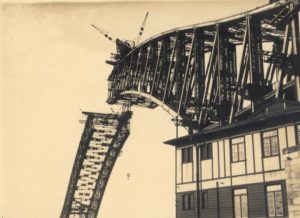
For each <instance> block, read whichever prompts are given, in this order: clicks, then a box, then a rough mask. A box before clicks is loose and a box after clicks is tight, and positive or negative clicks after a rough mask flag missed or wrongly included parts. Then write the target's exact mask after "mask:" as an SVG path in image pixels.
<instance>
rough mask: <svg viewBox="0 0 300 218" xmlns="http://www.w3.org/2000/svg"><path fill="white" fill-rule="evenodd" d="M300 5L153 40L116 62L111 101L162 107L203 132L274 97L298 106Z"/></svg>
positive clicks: (285, 4)
mask: <svg viewBox="0 0 300 218" xmlns="http://www.w3.org/2000/svg"><path fill="white" fill-rule="evenodd" d="M299 8H300V2H299V0H286V1H276V2H273V3H270V4H268V5H264V6H261V7H258V8H256V9H254V10H250V11H248V12H246V13H242V14H238V15H234V16H231V17H228V18H223V19H220V20H217V21H212V22H207V23H203V24H196V25H193V26H188V27H183V28H177V29H173V30H171V31H167V32H163V33H162V34H159V35H157V36H154V37H152V38H150V39H148V40H146V41H145V42H144V43H142V44H140V45H139V46H137V47H133V48H132V50H131V51H129V52H128V53H127V54H126V55H124V56H123V57H122V58H121V59H120V60H119V61H118V62H116V63H115V64H114V68H113V70H112V72H111V74H110V76H109V97H108V100H107V102H108V103H111V104H114V103H118V102H120V101H123V100H129V99H130V100H131V102H132V103H133V104H139V105H142V106H147V107H151V108H153V107H155V105H156V106H157V105H163V106H164V107H167V108H169V109H170V110H171V111H172V112H173V113H176V115H179V116H180V117H181V118H182V119H183V121H184V123H185V125H187V126H189V127H192V128H193V129H196V130H201V129H203V128H210V127H212V126H215V125H223V124H228V123H233V122H236V121H238V120H242V119H244V118H245V117H247V116H250V115H251V113H254V112H255V111H257V110H258V109H259V108H261V107H263V105H264V104H266V103H267V102H268V101H270V100H272V99H274V98H281V99H283V98H284V99H288V100H296V101H300V74H299V68H300V66H299V61H298V60H299V53H300V48H299V47H300V42H299V41H300V40H299ZM240 50H241V51H240ZM237 55H240V57H239V58H237ZM145 96H150V98H149V99H150V102H152V104H151V103H149V99H145ZM153 102H155V103H153ZM157 102H159V103H157Z"/></svg>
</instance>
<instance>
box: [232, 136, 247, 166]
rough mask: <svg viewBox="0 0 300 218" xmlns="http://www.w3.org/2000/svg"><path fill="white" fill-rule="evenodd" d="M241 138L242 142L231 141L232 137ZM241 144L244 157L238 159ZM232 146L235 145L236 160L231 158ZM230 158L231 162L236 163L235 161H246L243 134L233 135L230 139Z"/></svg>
mask: <svg viewBox="0 0 300 218" xmlns="http://www.w3.org/2000/svg"><path fill="white" fill-rule="evenodd" d="M240 138H242V139H243V141H242V142H236V143H233V142H232V141H233V140H234V139H240ZM241 144H242V145H243V149H244V152H243V153H244V159H240V145H241ZM233 146H237V160H233ZM230 159H231V163H237V162H244V161H246V143H245V136H239V137H234V138H231V139H230Z"/></svg>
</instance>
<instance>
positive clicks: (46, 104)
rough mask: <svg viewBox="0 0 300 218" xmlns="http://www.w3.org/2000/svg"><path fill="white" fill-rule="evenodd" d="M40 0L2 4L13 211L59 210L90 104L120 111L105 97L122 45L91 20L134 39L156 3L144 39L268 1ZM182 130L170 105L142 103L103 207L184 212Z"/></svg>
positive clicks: (14, 215) (42, 215)
mask: <svg viewBox="0 0 300 218" xmlns="http://www.w3.org/2000/svg"><path fill="white" fill-rule="evenodd" d="M13 2H14V3H13ZM40 2H44V3H25V0H23V1H15V0H14V1H10V3H9V4H8V3H5V2H2V4H1V17H0V22H1V25H0V28H1V29H0V31H1V34H0V37H1V43H0V48H1V53H0V55H1V56H0V60H1V64H0V67H1V71H0V72H1V74H0V84H1V91H0V93H1V95H0V100H1V102H0V124H1V126H0V130H1V131H0V144H1V150H0V164H1V165H0V217H3V218H55V217H59V214H60V212H61V209H62V206H63V202H64V198H65V194H66V191H67V185H68V182H69V177H70V174H71V169H72V165H73V161H74V158H75V154H76V151H77V146H78V143H79V140H80V137H81V132H82V129H83V125H82V124H80V123H79V120H80V119H82V118H83V116H82V115H81V112H82V111H94V112H108V113H110V112H111V109H110V108H111V107H112V106H110V105H107V104H106V103H105V100H106V96H107V82H106V79H107V77H108V75H109V73H110V71H111V69H112V68H111V66H109V65H106V64H105V63H104V62H105V60H106V59H108V58H109V56H110V52H114V51H115V45H114V44H112V43H111V42H109V41H108V40H107V39H106V38H104V37H103V36H102V35H100V34H99V33H98V32H96V31H95V29H93V28H92V27H91V26H90V25H91V24H95V25H97V26H98V27H100V28H102V29H104V30H106V31H109V32H110V33H111V35H112V36H114V37H119V38H121V39H132V40H133V39H135V38H136V37H137V34H138V32H139V27H140V25H141V23H142V20H143V18H144V16H145V14H146V12H147V11H149V17H148V21H147V24H146V27H145V31H144V35H143V37H142V41H143V40H145V39H147V38H148V37H150V36H153V35H156V34H158V33H160V32H162V31H166V30H169V29H172V28H175V27H179V26H184V25H190V24H195V23H200V22H204V21H209V20H214V19H217V18H221V17H225V16H229V15H232V14H236V13H240V12H242V11H245V10H248V9H253V8H255V7H257V6H259V5H262V4H265V3H267V1H261V0H259V1H254V0H253V1H251V0H250V1H247V2H246V1H244V0H239V1H226V0H225V1H207V2H205V1H193V2H170V1H168V2H124V1H122V2H102V3H101V2H97V3H96V2H90V3H57V2H56V3H54V2H53V3H46V1H45V0H44V1H40ZM113 108H114V111H118V110H119V107H117V106H113ZM180 133H181V135H184V134H186V132H185V131H184V130H181V131H180ZM174 137H175V127H174V124H173V123H172V122H171V117H170V116H169V115H168V114H167V113H166V112H165V111H163V110H162V109H160V108H157V109H155V110H149V109H144V108H141V107H135V108H133V118H132V125H131V135H130V136H129V138H128V140H127V142H126V143H125V145H124V148H123V152H122V155H121V156H120V157H119V159H118V160H117V162H116V165H115V168H114V170H113V172H112V174H111V177H110V180H109V183H108V185H107V188H106V192H105V195H104V198H103V201H102V205H101V208H100V212H99V217H109V218H119V217H123V218H127V217H128V218H136V217H139V218H144V217H145V218H146V217H147V218H152V217H155V218H168V217H175V184H174V183H175V178H174V176H175V173H174V170H175V169H174V168H175V165H174V148H172V147H170V146H167V145H164V144H163V141H166V140H167V139H170V138H174ZM127 173H130V175H131V176H130V177H129V179H128V178H127Z"/></svg>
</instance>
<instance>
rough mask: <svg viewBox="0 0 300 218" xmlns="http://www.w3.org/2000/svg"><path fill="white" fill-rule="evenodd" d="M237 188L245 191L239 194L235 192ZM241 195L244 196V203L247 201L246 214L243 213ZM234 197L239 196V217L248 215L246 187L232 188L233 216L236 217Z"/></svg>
mask: <svg viewBox="0 0 300 218" xmlns="http://www.w3.org/2000/svg"><path fill="white" fill-rule="evenodd" d="M238 190H245V193H241V194H236V193H235V191H238ZM242 196H246V201H247V202H246V203H247V215H246V216H244V214H243V210H242V208H243V207H242ZM235 197H238V198H239V207H240V215H241V217H249V201H248V189H247V187H240V188H235V189H233V211H234V218H236V217H237V216H236V211H235V210H236V206H235V204H236V202H235Z"/></svg>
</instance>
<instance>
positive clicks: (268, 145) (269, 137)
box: [262, 130, 279, 157]
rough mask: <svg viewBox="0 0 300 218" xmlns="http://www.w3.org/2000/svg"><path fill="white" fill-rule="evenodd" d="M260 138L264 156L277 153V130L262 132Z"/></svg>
mask: <svg viewBox="0 0 300 218" xmlns="http://www.w3.org/2000/svg"><path fill="white" fill-rule="evenodd" d="M262 140H263V151H264V156H265V157H270V156H274V155H278V154H279V149H278V136H277V130H272V131H268V132H263V134H262Z"/></svg>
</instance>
